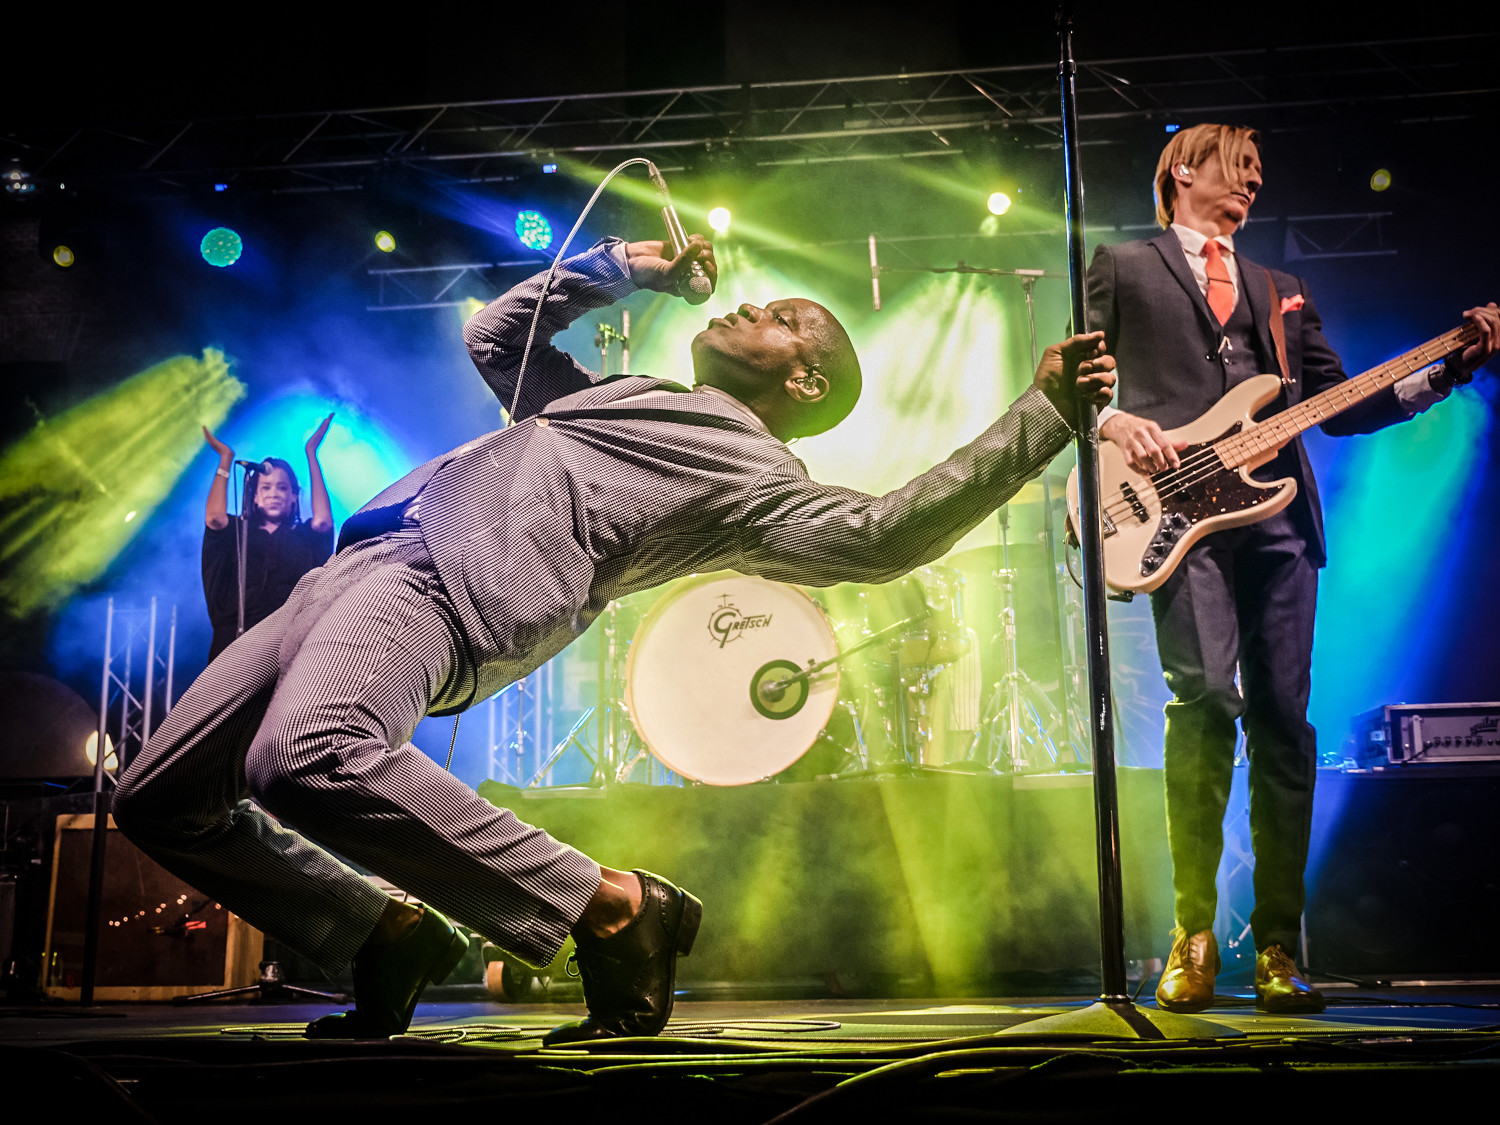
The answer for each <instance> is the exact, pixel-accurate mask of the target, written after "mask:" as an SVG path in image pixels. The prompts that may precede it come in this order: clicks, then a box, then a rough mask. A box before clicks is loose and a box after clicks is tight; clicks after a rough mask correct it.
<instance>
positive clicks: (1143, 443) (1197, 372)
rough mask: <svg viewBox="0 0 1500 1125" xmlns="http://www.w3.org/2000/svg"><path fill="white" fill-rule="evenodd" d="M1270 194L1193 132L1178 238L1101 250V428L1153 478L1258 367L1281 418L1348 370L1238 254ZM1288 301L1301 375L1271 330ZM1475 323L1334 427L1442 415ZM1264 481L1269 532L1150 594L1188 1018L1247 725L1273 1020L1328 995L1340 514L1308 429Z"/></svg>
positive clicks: (1096, 313)
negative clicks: (1453, 348)
mask: <svg viewBox="0 0 1500 1125" xmlns="http://www.w3.org/2000/svg"><path fill="white" fill-rule="evenodd" d="M1260 187H1261V165H1260V151H1259V137H1258V135H1257V134H1256V133H1255V132H1254V131H1253V130H1251V129H1247V128H1236V127H1231V126H1225V125H1208V124H1205V125H1196V126H1194V127H1192V128H1190V129H1184V130H1182V131H1180V132H1178V133H1176V134H1174V135H1173V137H1172V140H1171V142H1170V143H1169V144H1168V145H1167V146H1166V148H1165V149H1164V150H1163V151H1162V154H1161V157H1160V159H1159V160H1158V162H1157V167H1156V198H1157V205H1156V217H1157V221H1158V222H1159V223H1160V224H1161V226H1162V227H1163V228H1165V229H1164V231H1163V233H1161V234H1159V235H1157V236H1156V237H1155V238H1151V239H1147V240H1144V241H1140V242H1131V243H1125V244H1122V245H1118V246H1100V247H1099V248H1098V250H1097V252H1096V253H1095V256H1094V261H1093V264H1092V265H1091V267H1090V270H1089V277H1088V303H1089V319H1090V325H1089V327H1090V328H1091V329H1095V330H1097V329H1103V330H1104V333H1105V341H1106V345H1107V348H1108V351H1109V352H1110V354H1112V355H1113V356H1115V358H1116V360H1117V362H1118V365H1119V367H1118V370H1119V373H1120V375H1119V399H1118V401H1119V404H1120V409H1118V410H1105V411H1104V412H1102V413H1101V414H1100V426H1099V433H1100V436H1101V437H1103V438H1105V439H1106V440H1108V441H1112V442H1114V443H1116V444H1117V445H1118V446H1119V447H1120V451H1121V453H1123V454H1124V456H1125V460H1126V463H1127V464H1128V465H1129V466H1130V467H1131V468H1132V469H1134V470H1135V471H1137V472H1139V473H1143V474H1151V473H1156V472H1161V471H1163V470H1165V469H1168V468H1173V469H1175V468H1178V467H1179V465H1180V460H1179V456H1178V454H1179V451H1180V450H1181V449H1183V448H1185V446H1183V445H1182V444H1181V443H1177V444H1174V443H1173V441H1171V440H1170V439H1169V438H1167V436H1166V435H1165V434H1164V433H1163V431H1164V430H1170V429H1175V428H1177V427H1179V426H1182V425H1185V424H1186V423H1188V422H1191V421H1192V420H1193V419H1195V418H1197V417H1198V416H1199V415H1201V414H1202V413H1204V412H1205V411H1206V410H1208V409H1209V408H1210V407H1212V406H1213V404H1214V403H1215V402H1216V401H1218V400H1219V399H1220V398H1221V397H1222V396H1223V395H1224V394H1225V393H1226V392H1228V391H1229V390H1230V388H1232V387H1234V386H1235V385H1236V384H1238V383H1240V382H1242V381H1243V380H1245V379H1247V378H1250V377H1251V376H1253V375H1257V374H1260V373H1262V372H1275V373H1278V374H1280V375H1281V377H1282V391H1281V395H1280V398H1279V399H1278V400H1277V401H1276V402H1274V403H1272V404H1270V405H1269V406H1268V407H1267V408H1266V409H1265V410H1264V411H1263V412H1262V415H1263V416H1264V415H1266V414H1270V413H1272V412H1274V411H1278V410H1282V409H1285V408H1286V407H1288V406H1294V405H1296V404H1297V403H1298V402H1300V401H1303V400H1304V399H1307V398H1309V397H1311V396H1312V395H1315V394H1317V393H1319V392H1321V391H1323V390H1326V389H1328V388H1329V387H1331V386H1335V385H1337V384H1338V383H1340V382H1342V381H1343V380H1344V379H1345V378H1346V376H1345V374H1344V371H1343V368H1342V366H1341V364H1340V362H1339V358H1338V356H1337V355H1336V354H1335V353H1334V351H1333V349H1332V348H1331V347H1330V346H1329V344H1328V341H1327V340H1326V339H1325V338H1324V336H1323V330H1322V323H1321V321H1320V320H1319V317H1318V313H1317V310H1316V308H1315V307H1314V305H1313V301H1312V297H1311V295H1310V294H1309V293H1308V290H1307V285H1306V283H1305V282H1303V281H1302V280H1301V279H1300V278H1297V277H1293V276H1291V275H1290V274H1286V273H1282V272H1280V271H1279V270H1270V269H1266V268H1265V267H1263V266H1259V265H1256V264H1255V263H1253V262H1250V261H1248V260H1246V259H1245V258H1244V257H1242V256H1240V255H1237V254H1236V253H1235V250H1234V233H1235V231H1236V230H1237V229H1238V228H1239V227H1240V226H1241V224H1243V223H1244V222H1245V219H1246V217H1247V216H1248V214H1249V211H1250V206H1251V204H1252V203H1254V201H1255V195H1256V192H1258V191H1259V190H1260ZM1277 312H1279V313H1280V320H1281V323H1282V327H1283V329H1284V336H1285V349H1284V351H1285V360H1284V368H1283V365H1282V361H1281V360H1280V359H1278V354H1277V352H1278V349H1277V346H1276V343H1275V342H1274V341H1273V333H1272V321H1273V319H1274V316H1273V314H1274V313H1277ZM1465 316H1467V317H1468V318H1469V320H1471V321H1472V322H1474V323H1475V324H1476V325H1477V326H1478V328H1479V333H1480V335H1479V339H1478V342H1477V343H1474V344H1472V345H1470V346H1469V347H1467V348H1465V349H1463V350H1461V351H1460V352H1457V353H1455V354H1453V355H1450V356H1448V357H1447V358H1446V359H1445V360H1444V361H1443V362H1442V363H1441V364H1437V365H1434V366H1433V367H1431V368H1429V369H1425V370H1422V371H1418V372H1416V373H1414V374H1413V375H1410V376H1408V377H1407V378H1405V379H1403V380H1401V381H1400V382H1399V383H1397V384H1396V385H1395V386H1394V387H1393V388H1391V389H1389V390H1387V391H1383V392H1381V393H1379V394H1377V395H1374V396H1373V397H1371V398H1369V399H1368V400H1367V401H1365V402H1363V403H1361V404H1360V405H1359V406H1357V407H1354V408H1352V409H1350V410H1347V411H1345V412H1343V413H1341V414H1339V415H1337V416H1335V417H1333V418H1331V419H1329V421H1328V422H1327V423H1326V424H1325V426H1324V429H1325V430H1326V431H1327V432H1329V433H1331V434H1335V435H1345V434H1353V433H1368V432H1370V431H1373V430H1377V429H1379V428H1381V427H1383V426H1387V425H1390V424H1392V423H1395V422H1400V421H1404V420H1405V419H1407V418H1410V417H1411V416H1413V415H1414V414H1416V413H1418V412H1420V411H1423V410H1426V409H1427V408H1428V407H1429V406H1431V405H1432V404H1433V403H1435V402H1437V401H1438V400H1440V399H1442V398H1444V397H1446V396H1447V395H1448V393H1449V392H1450V391H1451V390H1452V389H1453V387H1454V386H1455V385H1457V384H1460V383H1466V382H1468V381H1469V379H1470V378H1472V376H1473V372H1474V371H1475V370H1476V369H1477V368H1478V367H1479V366H1480V365H1481V364H1483V363H1484V362H1485V361H1486V360H1488V359H1489V358H1490V356H1492V355H1493V354H1494V353H1495V351H1496V350H1497V349H1500V310H1497V309H1496V306H1495V305H1494V304H1490V305H1488V306H1487V307H1485V308H1479V309H1471V310H1469V311H1468V312H1467V313H1466V314H1465ZM1255 476H1256V477H1257V478H1259V479H1264V480H1274V479H1280V478H1283V477H1291V478H1292V479H1294V480H1295V481H1296V482H1297V495H1296V498H1295V499H1294V500H1293V501H1292V503H1291V504H1290V505H1289V506H1287V507H1286V508H1284V509H1283V510H1281V511H1279V512H1277V513H1276V514H1274V515H1272V516H1270V517H1269V518H1267V519H1265V520H1263V521H1261V522H1259V523H1253V524H1250V525H1248V526H1245V527H1236V528H1230V529H1227V530H1221V531H1216V532H1214V533H1212V534H1209V535H1206V536H1205V537H1204V538H1203V539H1201V540H1200V541H1199V542H1197V543H1196V544H1194V545H1193V546H1192V547H1191V548H1190V549H1189V551H1188V553H1187V555H1186V556H1185V557H1184V558H1183V560H1182V562H1181V563H1180V565H1178V567H1177V568H1176V569H1175V570H1174V571H1173V572H1172V574H1171V576H1170V577H1169V578H1168V579H1167V580H1166V581H1165V582H1164V583H1163V584H1162V585H1161V586H1160V587H1159V588H1157V589H1156V590H1154V591H1153V593H1152V595H1151V610H1152V616H1153V617H1154V619H1155V622H1156V639H1157V648H1158V650H1159V653H1160V656H1161V664H1162V672H1163V674H1164V676H1165V677H1166V681H1167V686H1168V687H1169V688H1170V689H1171V691H1172V701H1171V702H1170V703H1169V704H1167V709H1166V714H1167V728H1166V747H1165V762H1164V764H1165V773H1166V804H1167V834H1168V840H1169V844H1170V848H1171V853H1172V881H1173V890H1174V898H1175V916H1176V918H1175V920H1176V928H1175V929H1174V931H1173V945H1172V952H1171V956H1170V958H1169V960H1168V963H1167V968H1166V970H1165V971H1164V972H1163V974H1162V979H1161V982H1160V984H1159V985H1158V987H1157V991H1156V998H1157V1002H1158V1004H1159V1005H1160V1006H1161V1007H1164V1008H1168V1009H1170V1010H1172V1011H1176V1012H1196V1011H1201V1010H1203V1009H1204V1008H1207V1007H1209V1006H1210V1005H1211V1004H1212V1003H1213V999H1214V976H1215V974H1216V973H1217V972H1218V969H1219V957H1218V947H1217V944H1216V942H1215V939H1214V935H1213V924H1214V912H1215V908H1216V896H1215V887H1214V876H1215V873H1216V872H1217V870H1218V867H1219V858H1220V853H1221V852H1222V850H1223V843H1224V841H1223V822H1224V811H1225V807H1226V805H1227V803H1228V799H1229V787H1230V780H1231V776H1232V768H1233V758H1234V745H1235V721H1236V720H1240V721H1242V722H1243V723H1244V727H1245V732H1246V737H1247V739H1248V741H1249V751H1250V793H1251V801H1250V831H1251V839H1252V843H1253V846H1254V850H1255V910H1254V912H1253V914H1252V915H1251V919H1250V923H1251V929H1252V931H1253V933H1254V937H1255V947H1256V951H1257V954H1258V956H1257V959H1256V967H1255V995H1256V1006H1257V1007H1259V1008H1261V1009H1262V1010H1266V1011H1272V1012H1317V1011H1321V1010H1322V1009H1323V1006H1324V1002H1323V998H1322V996H1321V994H1320V993H1319V992H1318V991H1317V990H1316V989H1315V988H1313V987H1312V986H1311V985H1310V984H1309V983H1308V981H1307V980H1306V979H1305V977H1304V975H1303V973H1302V972H1301V971H1300V970H1299V969H1298V967H1297V965H1296V962H1295V960H1294V958H1295V951H1296V948H1297V939H1298V935H1299V932H1300V929H1301V917H1302V909H1303V901H1304V889H1303V869H1304V867H1305V866H1306V862H1307V847H1308V835H1309V830H1310V827H1311V821H1312V801H1313V779H1314V767H1315V765H1316V761H1317V754H1316V740H1315V736H1314V732H1313V728H1312V726H1311V725H1310V724H1309V723H1308V721H1307V702H1308V695H1309V691H1310V686H1311V678H1310V668H1311V664H1312V639H1313V610H1314V606H1315V603H1316V599H1317V585H1318V570H1319V568H1321V567H1322V566H1323V563H1324V559H1325V550H1324V539H1323V517H1322V512H1321V510H1320V508H1319V504H1318V495H1317V489H1316V486H1315V484H1314V481H1313V475H1312V469H1311V467H1310V465H1309V463H1308V460H1307V454H1306V453H1305V452H1304V450H1303V447H1302V442H1301V440H1300V439H1298V440H1294V441H1292V442H1291V443H1290V444H1288V445H1287V446H1285V447H1284V448H1282V449H1281V450H1280V452H1279V453H1278V454H1277V455H1276V457H1275V459H1274V460H1272V461H1271V462H1270V463H1268V464H1266V465H1264V466H1262V467H1261V468H1260V469H1258V470H1256V472H1255ZM1237 669H1238V672H1239V681H1238V684H1237V683H1236V670H1237Z"/></svg>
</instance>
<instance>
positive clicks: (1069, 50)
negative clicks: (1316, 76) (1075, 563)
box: [1007, 3, 1242, 1039]
mask: <svg viewBox="0 0 1500 1125" xmlns="http://www.w3.org/2000/svg"><path fill="white" fill-rule="evenodd" d="M1057 36H1058V53H1059V58H1058V67H1057V75H1058V81H1059V84H1060V85H1061V87H1062V90H1061V93H1062V122H1063V144H1062V147H1063V160H1064V173H1065V177H1066V184H1067V220H1068V280H1069V282H1070V283H1071V287H1072V290H1073V331H1074V332H1080V331H1083V330H1084V329H1085V328H1086V327H1087V325H1088V312H1087V306H1086V299H1085V294H1084V271H1085V269H1086V266H1085V263H1084V239H1083V235H1084V223H1083V180H1082V175H1081V171H1080V166H1079V159H1078V104H1077V91H1076V88H1075V83H1076V80H1077V75H1078V64H1077V63H1076V62H1075V61H1074V59H1073V13H1072V11H1071V7H1070V5H1069V4H1067V3H1063V4H1060V5H1058V15H1057ZM1077 405H1078V507H1079V519H1078V532H1079V543H1080V545H1081V547H1082V565H1083V623H1084V634H1085V639H1086V640H1087V643H1088V661H1087V664H1088V702H1089V712H1088V715H1089V734H1090V739H1091V742H1092V745H1093V753H1094V823H1095V832H1096V838H1095V842H1096V844H1097V847H1098V852H1099V932H1100V978H1101V981H1102V984H1103V987H1102V989H1101V991H1100V996H1099V999H1098V1000H1097V1001H1095V1002H1094V1003H1093V1004H1091V1005H1089V1006H1088V1007H1087V1008H1083V1009H1081V1010H1079V1011H1074V1012H1066V1013H1064V1014H1062V1015H1058V1016H1046V1017H1043V1018H1042V1019H1039V1020H1030V1021H1028V1022H1026V1023H1022V1024H1016V1025H1014V1026H1012V1027H1010V1028H1008V1029H1007V1030H1008V1031H1009V1032H1011V1033H1014V1034H1019V1035H1048V1034H1064V1035H1079V1036H1092V1037H1095V1038H1104V1039H1167V1038H1172V1039H1202V1038H1210V1037H1220V1036H1229V1035H1241V1034H1242V1033H1241V1032H1239V1031H1235V1030H1233V1029H1231V1028H1228V1027H1225V1026H1224V1025H1222V1024H1216V1023H1213V1022H1211V1021H1209V1020H1201V1019H1197V1018H1195V1017H1193V1016H1180V1015H1175V1014H1173V1013H1171V1012H1162V1011H1158V1010H1157V1009H1154V1008H1137V1007H1136V1006H1135V1004H1134V1003H1133V1002H1132V1001H1131V999H1130V995H1129V993H1128V992H1127V991H1126V983H1125V909H1124V898H1123V896H1122V894H1121V886H1120V884H1121V878H1120V802H1119V794H1118V792H1117V790H1116V787H1115V735H1114V730H1115V725H1114V714H1113V712H1114V706H1113V701H1112V700H1111V698H1110V690H1109V629H1108V622H1107V619H1106V600H1107V599H1106V591H1105V586H1104V548H1103V534H1102V529H1101V526H1100V519H1099V511H1100V506H1099V420H1098V418H1097V417H1096V415H1095V411H1094V406H1093V404H1092V403H1091V402H1087V401H1083V400H1080V401H1079V402H1078V404H1077Z"/></svg>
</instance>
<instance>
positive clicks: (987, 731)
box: [971, 508, 1060, 773]
mask: <svg viewBox="0 0 1500 1125" xmlns="http://www.w3.org/2000/svg"><path fill="white" fill-rule="evenodd" d="M1009 525H1010V521H1009V520H1008V519H1007V518H1006V511H1005V509H1003V508H1002V509H1001V515H1000V552H1001V554H1000V561H1001V564H1002V566H1001V569H999V570H997V571H995V572H994V578H995V585H996V588H997V589H998V590H999V591H1000V626H1001V636H1000V638H999V640H1000V642H1001V644H1000V651H1001V655H1002V658H1003V660H1004V664H1003V669H1004V670H1003V672H1002V673H1001V676H1000V679H999V681H998V682H997V683H996V684H995V686H994V689H993V690H992V691H991V693H990V701H989V705H988V706H987V707H986V708H985V713H984V718H983V719H981V720H980V723H979V729H978V730H977V731H975V732H974V747H973V750H972V752H971V756H972V757H974V758H976V759H977V758H978V757H979V754H980V753H981V752H983V753H984V761H985V763H986V764H987V765H988V766H989V768H990V769H991V770H994V771H995V772H997V773H1031V772H1035V771H1038V770H1042V769H1051V768H1055V767H1056V766H1057V744H1056V743H1055V742H1054V741H1053V740H1052V736H1051V735H1050V734H1049V733H1048V730H1049V728H1052V727H1055V726H1056V725H1057V722H1058V720H1059V718H1060V716H1059V715H1058V712H1057V708H1056V707H1054V706H1053V705H1052V701H1051V700H1050V699H1048V698H1047V693H1046V692H1044V691H1042V689H1041V688H1039V687H1037V685H1036V684H1035V683H1034V682H1032V679H1031V677H1030V676H1028V675H1027V674H1026V673H1025V672H1024V671H1023V670H1022V668H1021V662H1020V657H1019V654H1018V652H1017V649H1016V604H1015V579H1016V572H1015V571H1014V570H1013V569H1012V568H1011V566H1010V535H1009ZM1044 716H1045V718H1044ZM1043 753H1045V755H1046V758H1045V759H1043V758H1042V754H1043Z"/></svg>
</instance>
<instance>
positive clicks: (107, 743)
mask: <svg viewBox="0 0 1500 1125" xmlns="http://www.w3.org/2000/svg"><path fill="white" fill-rule="evenodd" d="M83 756H84V757H85V758H87V759H88V760H89V769H93V768H94V763H95V762H97V761H98V760H99V732H98V731H95V732H94V733H93V734H91V735H89V738H88V741H87V742H85V743H84V744H83ZM104 768H105V769H107V770H117V769H119V768H120V758H119V755H118V754H116V753H115V740H114V739H113V738H110V737H109V735H107V734H106V735H105V736H104Z"/></svg>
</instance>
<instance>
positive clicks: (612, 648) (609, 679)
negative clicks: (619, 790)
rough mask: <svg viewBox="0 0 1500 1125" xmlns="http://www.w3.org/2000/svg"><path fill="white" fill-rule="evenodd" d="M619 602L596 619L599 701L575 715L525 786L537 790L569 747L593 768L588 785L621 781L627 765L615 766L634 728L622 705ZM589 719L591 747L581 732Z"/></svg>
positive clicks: (626, 708)
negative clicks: (566, 730) (591, 735)
mask: <svg viewBox="0 0 1500 1125" xmlns="http://www.w3.org/2000/svg"><path fill="white" fill-rule="evenodd" d="M619 609H620V606H619V603H618V602H610V603H609V605H608V607H607V608H606V609H605V610H604V612H603V613H602V614H601V615H600V618H599V629H600V632H599V662H598V685H599V687H598V692H599V695H598V699H599V702H598V703H596V704H595V705H594V706H592V707H590V708H589V709H588V710H587V711H585V712H584V713H583V714H582V715H580V716H579V717H578V721H577V722H576V723H574V724H573V726H572V727H571V728H570V729H569V730H568V733H567V734H565V735H563V737H562V739H561V741H559V742H558V744H557V745H556V746H554V747H553V748H552V753H551V754H549V755H548V756H547V760H546V761H544V762H543V763H542V764H541V765H540V766H539V767H537V771H536V773H534V774H533V775H532V777H531V780H530V781H528V782H527V783H526V788H528V789H536V788H537V787H539V786H540V785H541V784H542V783H543V782H544V781H545V780H546V779H547V777H548V776H549V775H550V774H551V773H552V769H553V767H554V766H556V765H557V763H558V760H559V759H560V758H561V757H562V756H563V755H564V754H566V753H567V752H568V751H569V750H577V751H578V752H579V753H580V754H582V755H583V756H584V758H586V759H587V760H588V763H589V765H591V766H592V767H593V771H592V773H591V774H590V776H589V780H588V784H590V785H594V786H599V787H603V786H606V785H608V784H610V783H611V782H614V781H623V780H624V777H623V775H622V772H621V771H622V769H623V771H624V772H628V771H629V767H628V766H624V767H621V768H616V767H617V764H618V763H620V762H621V759H622V756H623V755H622V750H628V749H629V748H630V747H631V745H632V743H633V742H634V740H635V734H634V727H633V726H632V725H631V722H630V710H629V708H628V707H627V706H626V704H625V698H624V695H623V693H622V691H621V686H622V685H621V680H622V678H623V677H621V676H620V675H619V668H620V659H619V649H618V645H617V643H616V642H617V640H618V635H619V634H618V628H617V626H618V621H617V618H618V616H619ZM590 722H592V723H594V725H595V732H596V733H595V735H594V744H593V746H590V745H589V744H588V742H587V741H586V739H585V737H584V731H585V729H586V728H587V727H588V725H589V723H590ZM622 728H623V730H624V731H625V732H627V733H625V734H624V737H623V743H622V738H621V732H622ZM635 760H636V759H634V758H632V759H630V761H629V766H633V765H634V764H635Z"/></svg>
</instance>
